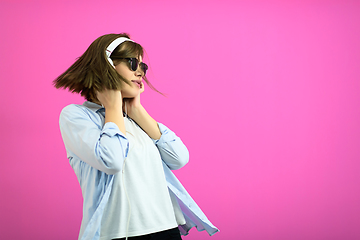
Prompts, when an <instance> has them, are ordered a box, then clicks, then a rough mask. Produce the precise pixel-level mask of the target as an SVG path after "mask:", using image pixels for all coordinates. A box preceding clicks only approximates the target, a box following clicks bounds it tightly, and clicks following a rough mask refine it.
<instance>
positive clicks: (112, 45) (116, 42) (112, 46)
mask: <svg viewBox="0 0 360 240" xmlns="http://www.w3.org/2000/svg"><path fill="white" fill-rule="evenodd" d="M126 41H130V42H134V41H133V40H131V39H129V38H126V37H119V38H117V39H115V40H114V41H112V43H110V45H109V46H108V47H107V48H106V51H105V54H106V57H107V60H108V62H109V63H110V65H111V66H113V67H114V68H115V65H114V63H113V61H112V60H111V58H110V55H111V54H112V52H113V51H114V50H115V48H116V47H117V46H119V45H120V44H122V43H123V42H126Z"/></svg>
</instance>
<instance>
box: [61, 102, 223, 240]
mask: <svg viewBox="0 0 360 240" xmlns="http://www.w3.org/2000/svg"><path fill="white" fill-rule="evenodd" d="M104 115H105V109H104V108H102V107H101V106H100V105H98V104H95V103H92V102H85V103H84V104H83V105H75V104H71V105H69V106H66V107H65V108H64V109H63V110H62V112H61V114H60V121H59V122H60V130H61V135H62V138H63V141H64V144H65V148H66V152H67V157H68V159H69V162H70V165H71V167H72V168H73V169H74V172H75V174H76V176H77V178H78V181H79V183H80V186H81V190H82V195H83V199H84V202H83V219H82V223H81V228H80V234H79V239H81V240H90V239H92V240H97V239H99V237H100V226H101V218H102V215H103V211H104V208H105V205H106V204H107V202H108V199H109V196H110V193H111V189H112V184H113V177H114V174H116V173H118V172H120V171H121V170H122V166H123V161H124V159H125V158H126V157H127V154H128V151H129V141H128V139H127V138H126V136H124V134H123V133H122V132H121V131H120V130H119V128H118V127H117V125H116V124H115V123H112V122H108V123H106V124H104V123H105V118H104ZM158 126H159V129H160V131H161V134H162V135H161V137H160V139H159V140H153V142H154V144H155V145H156V146H157V148H158V150H159V153H160V155H161V158H162V160H163V161H162V163H163V169H164V173H165V177H166V181H167V186H168V188H169V192H170V194H171V195H173V196H176V198H177V200H178V203H179V206H180V208H181V210H182V212H183V215H184V217H185V220H186V224H184V225H180V226H179V230H180V232H181V234H182V235H187V234H188V232H189V230H190V229H191V228H192V227H194V226H195V227H196V228H197V230H198V231H203V230H206V231H207V232H208V233H209V235H213V234H215V233H216V232H218V231H219V230H218V229H217V228H216V227H215V226H214V225H213V224H212V223H211V222H210V221H209V220H208V219H207V217H206V216H205V214H204V213H203V212H202V211H201V209H200V208H199V206H198V205H197V204H196V203H195V201H194V200H193V199H192V198H191V196H190V195H189V194H188V193H187V191H186V190H185V188H184V187H183V186H182V184H181V183H180V182H179V180H178V179H177V178H176V177H175V175H174V174H173V173H172V172H171V170H175V169H179V168H181V167H183V166H184V165H185V164H186V163H187V162H188V159H189V153H188V150H187V148H186V147H185V145H184V144H183V143H182V141H181V140H180V138H179V137H177V136H176V135H175V133H174V132H172V131H171V130H170V129H169V128H167V127H166V126H164V125H163V124H161V123H158Z"/></svg>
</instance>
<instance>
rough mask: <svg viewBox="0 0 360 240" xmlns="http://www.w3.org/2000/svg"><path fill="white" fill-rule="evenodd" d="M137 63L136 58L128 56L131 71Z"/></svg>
mask: <svg viewBox="0 0 360 240" xmlns="http://www.w3.org/2000/svg"><path fill="white" fill-rule="evenodd" d="M138 64H139V62H138V60H137V59H136V58H130V66H131V70H132V71H136V69H137V68H138Z"/></svg>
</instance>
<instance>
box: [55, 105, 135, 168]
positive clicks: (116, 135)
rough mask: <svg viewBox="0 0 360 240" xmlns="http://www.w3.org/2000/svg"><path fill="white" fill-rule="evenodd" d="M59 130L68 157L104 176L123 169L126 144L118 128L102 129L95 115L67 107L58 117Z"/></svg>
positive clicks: (114, 126)
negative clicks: (78, 160) (87, 165)
mask: <svg viewBox="0 0 360 240" xmlns="http://www.w3.org/2000/svg"><path fill="white" fill-rule="evenodd" d="M60 130H61V135H62V138H63V141H64V144H65V147H66V151H67V154H68V157H74V158H78V159H80V160H82V161H83V162H86V163H87V164H89V165H90V166H92V167H94V168H96V169H98V170H100V171H103V172H105V173H107V174H115V173H117V172H119V171H120V170H121V168H122V164H123V160H124V158H125V157H126V156H127V152H128V149H129V142H128V140H127V138H126V137H125V135H124V134H123V133H122V132H121V131H120V130H119V127H118V125H117V124H115V123H113V122H107V123H105V124H104V126H102V124H101V120H100V117H99V116H98V115H97V114H96V113H92V112H88V111H87V110H85V109H84V107H82V106H78V105H69V106H67V107H65V108H64V109H63V110H62V112H61V114H60Z"/></svg>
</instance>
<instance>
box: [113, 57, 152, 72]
mask: <svg viewBox="0 0 360 240" xmlns="http://www.w3.org/2000/svg"><path fill="white" fill-rule="evenodd" d="M118 59H126V60H128V62H129V65H130V67H129V68H130V70H131V71H134V72H135V71H136V70H137V69H138V66H139V65H140V69H141V71H143V72H144V76H145V74H146V71H147V70H148V69H149V67H148V65H146V63H143V62H141V63H140V64H139V60H138V59H137V58H118Z"/></svg>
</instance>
